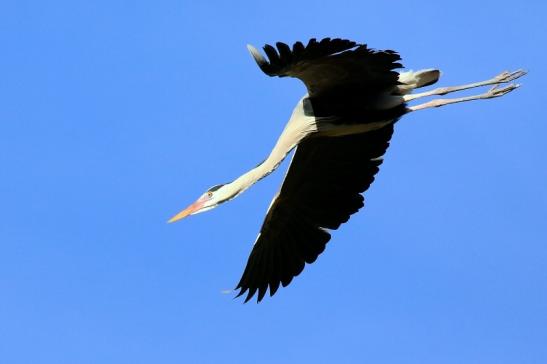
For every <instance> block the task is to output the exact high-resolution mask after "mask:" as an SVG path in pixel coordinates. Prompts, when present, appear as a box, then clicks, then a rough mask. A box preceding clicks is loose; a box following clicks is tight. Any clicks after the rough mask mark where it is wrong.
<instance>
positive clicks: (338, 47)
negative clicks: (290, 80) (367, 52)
mask: <svg viewBox="0 0 547 364" xmlns="http://www.w3.org/2000/svg"><path fill="white" fill-rule="evenodd" d="M275 45H276V47H277V49H276V47H273V46H271V45H269V44H266V45H265V46H264V48H263V49H264V52H265V53H266V56H267V57H268V59H266V58H265V57H264V56H263V55H262V54H261V53H260V51H259V50H258V49H256V48H255V47H253V46H252V45H250V44H248V45H247V49H248V50H249V52H250V53H251V55H252V56H253V58H254V59H255V61H256V63H257V64H258V67H260V69H261V70H262V71H263V72H264V73H265V74H267V75H268V76H287V74H286V73H285V72H286V70H287V69H289V68H290V67H291V66H293V65H295V64H296V63H298V62H301V61H306V60H311V59H317V58H321V57H326V56H330V55H333V54H336V53H339V52H343V51H347V50H349V49H352V48H355V47H357V46H358V47H364V48H366V45H362V44H357V43H356V42H354V41H351V40H346V39H340V38H335V39H331V38H324V39H322V40H321V41H319V42H318V41H317V40H316V39H315V38H312V39H310V41H309V42H308V44H307V45H306V46H304V44H303V43H302V42H296V43H294V45H293V47H292V49H291V48H290V47H289V46H288V45H287V44H285V43H282V42H277V43H276V44H275Z"/></svg>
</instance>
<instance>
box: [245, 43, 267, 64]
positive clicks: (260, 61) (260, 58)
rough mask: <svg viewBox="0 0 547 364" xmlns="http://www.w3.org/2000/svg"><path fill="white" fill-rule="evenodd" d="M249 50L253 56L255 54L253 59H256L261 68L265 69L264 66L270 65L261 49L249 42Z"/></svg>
mask: <svg viewBox="0 0 547 364" xmlns="http://www.w3.org/2000/svg"><path fill="white" fill-rule="evenodd" d="M247 50H248V51H249V53H250V54H251V56H253V59H254V60H255V62H256V64H257V65H258V67H260V69H261V70H264V67H266V66H267V65H268V61H266V58H264V56H263V55H262V54H261V53H260V51H259V50H258V49H256V48H255V47H254V46H253V45H251V44H247Z"/></svg>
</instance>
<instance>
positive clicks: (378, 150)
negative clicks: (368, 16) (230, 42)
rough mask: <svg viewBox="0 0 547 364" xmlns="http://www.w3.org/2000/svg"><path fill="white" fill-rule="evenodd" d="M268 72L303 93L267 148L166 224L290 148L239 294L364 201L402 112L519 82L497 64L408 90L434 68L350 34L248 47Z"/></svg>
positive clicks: (284, 266) (254, 176) (274, 280)
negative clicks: (464, 77)
mask: <svg viewBox="0 0 547 364" xmlns="http://www.w3.org/2000/svg"><path fill="white" fill-rule="evenodd" d="M247 47H248V49H249V52H250V53H251V55H252V56H253V58H254V60H255V61H256V63H257V64H258V66H259V67H260V69H261V70H262V71H263V72H264V73H266V74H267V75H268V76H279V77H286V76H288V77H295V78H298V79H300V80H301V81H303V82H304V84H305V86H306V88H307V94H306V95H304V96H303V97H302V98H301V99H300V100H299V101H298V103H297V105H296V107H295V108H294V111H293V112H292V115H291V117H290V119H289V121H288V123H287V125H286V126H285V129H284V130H283V132H282V133H281V136H280V137H279V139H278V140H277V142H276V144H275V146H274V147H273V149H272V151H271V153H270V154H269V156H268V157H267V158H266V159H265V160H264V162H262V163H261V164H259V165H258V166H256V167H255V168H253V169H251V170H249V171H248V172H246V173H244V174H243V175H241V176H240V177H238V178H237V179H235V180H234V181H232V182H230V183H225V184H220V185H216V186H213V187H211V188H209V189H208V190H207V191H206V192H205V193H204V194H202V195H201V196H200V197H199V198H198V199H197V200H196V201H195V202H194V203H192V204H191V205H190V206H189V207H188V208H186V209H185V210H183V211H181V212H180V213H178V214H177V215H175V216H174V217H173V218H171V219H170V220H169V222H174V221H177V220H180V219H182V218H184V217H186V216H188V215H193V214H197V213H200V212H204V211H207V210H210V209H212V208H215V207H217V206H219V205H220V204H222V203H224V202H226V201H229V200H231V199H233V198H235V197H236V196H238V195H239V194H241V193H242V192H243V191H245V190H246V189H247V188H249V187H250V186H252V185H253V184H254V183H256V182H257V181H259V180H260V179H262V178H264V177H265V176H267V175H268V174H269V173H271V172H272V171H274V170H275V169H276V168H277V167H278V166H279V164H280V163H281V162H282V161H283V160H284V159H285V157H286V156H287V154H288V153H289V152H290V151H291V150H292V149H294V148H296V151H295V153H294V156H293V158H292V161H291V163H290V166H289V169H288V172H287V174H286V176H285V179H284V181H283V183H282V186H281V189H280V191H279V192H278V193H277V194H276V196H275V197H274V199H273V201H272V202H271V204H270V206H269V208H268V211H267V213H266V217H265V219H264V222H263V224H262V228H261V229H260V233H259V234H258V237H257V239H256V241H255V243H254V246H253V248H252V251H251V254H250V256H249V259H248V261H247V265H246V267H245V270H244V272H243V275H242V277H241V280H240V281H239V284H238V285H237V287H236V289H239V293H238V295H237V297H239V296H241V295H243V294H244V293H245V292H247V296H246V298H245V302H247V301H249V300H250V299H251V298H252V297H253V296H254V295H255V293H257V292H258V298H257V301H258V302H260V301H261V300H262V299H263V297H264V295H265V294H266V292H267V290H268V288H269V293H270V296H272V295H274V294H275V292H276V291H277V290H278V288H279V286H280V285H282V286H283V287H285V286H287V285H288V284H289V283H290V282H291V281H292V279H293V278H294V277H295V276H297V275H299V274H300V273H301V272H302V270H303V269H304V266H305V264H306V263H307V264H311V263H313V262H314V261H315V260H316V259H317V257H318V256H319V254H321V253H322V252H323V250H324V249H325V245H326V244H327V242H328V241H329V240H330V237H331V234H330V231H331V230H336V229H337V228H338V227H340V225H341V224H343V223H345V222H347V221H348V220H349V218H350V216H351V215H352V214H354V213H356V212H357V211H358V210H359V209H360V208H361V207H363V205H364V204H363V202H364V198H363V196H362V193H363V192H365V191H366V190H367V189H368V188H369V186H370V184H371V183H372V182H373V181H374V176H375V174H376V173H377V172H378V168H379V166H380V165H381V164H382V156H383V155H384V153H385V151H386V149H387V148H388V145H389V142H390V139H391V136H392V133H393V127H394V124H395V123H396V122H397V120H399V118H400V117H401V116H403V115H405V114H408V113H411V112H414V111H418V110H424V109H428V108H434V107H440V106H445V105H449V104H454V103H458V102H465V101H471V100H478V99H491V98H495V97H500V96H503V95H505V94H507V93H508V92H511V91H513V90H514V89H516V88H517V87H518V86H519V85H517V84H512V83H511V84H508V85H506V86H503V87H502V86H501V85H502V84H505V83H509V82H511V81H513V80H515V79H517V78H519V77H521V76H523V75H524V74H525V72H524V71H522V70H518V71H515V72H503V73H501V74H499V75H497V76H495V77H493V78H491V79H489V80H486V81H482V82H476V83H470V84H466V85H462V86H455V87H443V88H438V89H434V90H431V91H426V92H421V93H412V92H413V91H414V89H417V88H420V87H424V86H429V85H432V84H434V83H436V82H437V80H438V79H439V77H440V71H439V70H436V69H424V70H419V71H416V72H414V71H407V72H397V71H395V70H396V69H399V68H402V65H401V64H400V63H399V61H400V59H401V58H400V57H399V55H398V54H397V53H396V52H394V51H392V50H383V51H377V50H373V49H370V48H368V47H367V45H365V44H358V43H356V42H353V41H350V40H343V39H330V38H325V39H323V40H321V41H317V40H316V39H311V40H310V41H309V42H308V44H307V45H304V44H303V43H301V42H296V43H295V44H294V45H293V46H292V48H291V47H289V46H288V45H286V44H284V43H281V42H278V43H276V47H273V46H271V45H265V46H264V48H263V49H264V52H265V54H266V56H267V58H266V57H264V56H263V55H262V54H261V53H260V52H259V51H258V50H257V49H256V48H254V47H253V46H250V45H249V46H247ZM488 85H493V87H492V88H491V89H489V90H488V91H486V92H484V93H481V94H477V95H473V96H466V97H459V98H438V99H434V100H432V101H428V102H425V103H422V104H417V105H414V106H408V105H407V103H408V102H410V101H413V100H417V99H421V98H424V97H428V96H436V95H445V94H448V93H451V92H455V91H461V90H467V89H471V88H476V87H481V86H488Z"/></svg>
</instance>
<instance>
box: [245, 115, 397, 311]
mask: <svg viewBox="0 0 547 364" xmlns="http://www.w3.org/2000/svg"><path fill="white" fill-rule="evenodd" d="M392 133H393V124H389V125H387V126H385V127H383V128H381V129H378V130H375V131H372V132H368V133H363V134H354V135H348V136H341V137H311V138H309V139H306V140H304V141H303V142H302V143H300V145H299V146H298V147H297V150H296V152H295V155H294V157H293V160H292V162H291V165H290V167H289V170H288V172H287V176H286V178H285V180H284V181H283V185H282V187H281V191H280V192H279V194H278V195H277V197H276V198H275V199H274V201H273V202H272V205H271V206H270V209H269V210H268V213H267V214H266V218H265V220H264V223H263V225H262V228H261V231H260V234H259V236H258V238H257V241H256V242H255V245H254V247H253V250H252V252H251V255H250V256H249V259H248V261H247V266H246V267H245V271H244V272H243V276H242V277H241V280H240V282H239V284H238V285H237V288H236V289H240V292H239V294H238V296H241V295H242V294H244V293H245V292H246V291H248V292H249V293H248V295H247V297H246V299H245V302H247V301H248V300H250V299H251V297H252V296H253V295H254V294H255V293H256V291H257V290H258V301H260V300H262V298H263V297H264V295H265V293H266V291H267V289H268V287H270V295H273V294H274V293H275V292H276V291H277V289H278V288H279V284H280V283H281V284H282V285H283V287H285V286H287V285H288V284H289V283H290V282H291V280H292V279H293V277H295V276H297V275H298V274H300V272H301V271H302V269H304V263H308V264H310V263H313V262H314V261H315V260H316V259H317V256H318V255H319V254H321V253H322V252H323V250H324V249H325V244H326V243H327V242H328V241H329V240H330V233H329V232H328V231H327V230H326V229H337V228H338V227H339V226H340V225H341V224H342V223H344V222H346V221H348V220H349V218H350V215H352V214H353V213H355V212H357V211H358V210H359V209H360V208H361V207H363V200H364V198H363V196H362V195H361V193H362V192H364V191H366V190H367V189H368V187H369V186H370V184H371V183H372V181H374V175H375V174H376V172H378V167H379V166H380V164H382V159H381V158H380V157H381V156H382V155H383V154H384V153H385V151H386V149H387V147H388V146H389V140H390V139H391V135H392Z"/></svg>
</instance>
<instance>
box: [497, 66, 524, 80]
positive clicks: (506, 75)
mask: <svg viewBox="0 0 547 364" xmlns="http://www.w3.org/2000/svg"><path fill="white" fill-rule="evenodd" d="M525 74H526V71H525V70H522V69H520V70H516V71H514V72H509V71H505V72H502V73H500V74H499V75H497V76H496V77H494V81H495V83H506V82H511V81H513V80H516V79H517V78H520V77H522V76H524V75H525Z"/></svg>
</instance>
